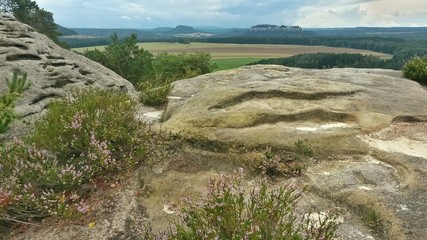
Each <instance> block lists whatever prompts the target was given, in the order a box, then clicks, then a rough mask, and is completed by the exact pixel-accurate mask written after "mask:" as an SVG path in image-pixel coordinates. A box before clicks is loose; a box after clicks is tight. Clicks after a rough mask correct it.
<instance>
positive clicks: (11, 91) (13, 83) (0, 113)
mask: <svg viewBox="0 0 427 240" xmlns="http://www.w3.org/2000/svg"><path fill="white" fill-rule="evenodd" d="M6 82H7V87H8V92H7V93H6V94H4V95H2V96H0V133H4V132H6V130H7V128H8V126H9V124H10V123H11V122H12V121H13V120H14V119H15V118H16V116H15V112H14V110H13V108H14V103H15V101H16V99H17V98H19V97H20V96H21V94H22V93H23V92H24V91H26V90H28V89H29V88H30V86H31V84H30V83H29V82H28V81H27V73H25V72H22V71H19V70H14V71H13V77H12V79H6Z"/></svg>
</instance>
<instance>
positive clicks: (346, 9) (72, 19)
mask: <svg viewBox="0 0 427 240" xmlns="http://www.w3.org/2000/svg"><path fill="white" fill-rule="evenodd" d="M37 3H38V4H39V6H40V7H42V8H45V9H46V10H48V11H51V12H52V13H53V14H54V18H55V21H57V22H58V23H59V24H62V25H64V26H68V27H131V26H136V27H138V26H139V23H138V22H141V20H148V21H142V22H145V25H144V26H141V27H157V26H176V25H178V24H185V25H193V26H197V25H199V26H200V25H216V26H227V27H248V26H251V25H254V24H258V23H272V24H286V25H288V24H297V25H301V26H302V27H345V26H398V25H414V26H415V25H418V26H420V25H421V26H427V21H426V20H425V16H427V15H426V13H425V12H427V0H406V1H403V0H286V1H283V0H246V1H244V0H199V1H194V0H155V1H153V0H37ZM123 16H127V17H128V18H130V19H126V18H124V19H126V20H128V21H117V20H116V19H120V18H122V17H123ZM150 19H151V20H150ZM153 19H155V21H154V20H153ZM147 24H150V25H147Z"/></svg>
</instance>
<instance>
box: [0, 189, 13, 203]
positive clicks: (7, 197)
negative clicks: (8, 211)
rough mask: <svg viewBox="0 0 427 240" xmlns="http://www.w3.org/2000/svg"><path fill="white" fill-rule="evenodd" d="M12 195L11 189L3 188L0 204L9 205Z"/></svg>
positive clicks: (0, 190) (0, 192) (0, 194)
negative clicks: (5, 189)
mask: <svg viewBox="0 0 427 240" xmlns="http://www.w3.org/2000/svg"><path fill="white" fill-rule="evenodd" d="M11 195H12V192H11V191H4V190H3V189H0V206H3V205H7V203H8V202H9V201H10V198H11Z"/></svg>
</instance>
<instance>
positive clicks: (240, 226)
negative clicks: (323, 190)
mask: <svg viewBox="0 0 427 240" xmlns="http://www.w3.org/2000/svg"><path fill="white" fill-rule="evenodd" d="M242 177H243V175H237V176H223V177H221V179H219V180H211V181H209V183H208V191H207V194H206V196H205V197H204V198H203V200H202V201H200V202H192V201H189V200H188V202H187V204H186V206H185V207H184V208H183V209H182V210H181V211H182V218H181V221H180V222H178V223H175V224H174V225H173V226H172V227H171V230H170V231H169V232H168V233H167V234H166V236H163V238H162V239H177V240H178V239H179V240H184V239H200V240H202V239H250V240H263V239H271V240H276V239H277V240H279V239H298V240H299V239H332V238H333V237H334V235H335V234H334V233H335V230H336V228H337V221H336V220H337V215H336V213H331V214H329V215H326V216H325V218H324V219H320V218H319V219H312V217H311V214H306V215H304V217H302V220H300V221H298V218H297V217H296V215H295V206H296V204H297V202H298V200H299V199H300V198H301V194H302V191H303V189H301V188H298V187H294V186H292V185H290V184H287V185H281V186H280V187H278V188H276V189H274V190H269V189H268V187H267V184H266V183H265V182H264V181H263V182H261V184H260V186H259V187H255V188H253V189H252V190H251V191H250V192H249V193H248V191H247V190H245V189H244V187H243V184H242ZM145 237H146V239H154V237H147V236H145Z"/></svg>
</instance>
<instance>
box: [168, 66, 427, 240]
mask: <svg viewBox="0 0 427 240" xmlns="http://www.w3.org/2000/svg"><path fill="white" fill-rule="evenodd" d="M171 95H172V96H173V98H172V99H171V100H170V102H169V104H168V107H167V110H166V112H165V115H164V119H165V122H163V123H162V125H161V127H162V130H165V131H172V132H175V133H180V134H182V135H184V136H186V137H188V138H190V139H191V138H193V139H198V140H204V141H207V142H208V143H209V142H210V143H219V144H222V145H226V146H228V148H229V149H234V147H235V146H239V145H243V146H253V147H257V146H264V145H272V146H275V147H278V148H280V147H282V148H291V147H292V145H293V144H294V142H295V141H296V140H298V139H308V142H309V144H310V145H312V146H314V148H315V149H316V158H317V160H318V162H317V163H316V164H312V165H311V166H310V167H309V168H308V169H307V171H306V172H305V173H304V174H303V177H302V179H301V181H303V182H304V183H305V184H306V185H307V186H308V187H309V189H310V191H309V193H308V194H307V195H306V196H305V198H304V199H303V202H306V204H307V205H310V204H311V205H312V206H316V209H318V210H321V211H323V210H324V209H325V208H324V207H323V208H319V206H328V203H329V206H331V205H332V206H338V207H340V208H343V209H345V211H348V213H349V215H345V217H344V223H343V224H342V225H341V226H340V227H339V229H338V239H424V238H425V236H427V232H426V229H427V218H425V213H426V212H427V200H426V199H427V198H426V197H425V196H426V194H427V181H426V179H427V165H426V163H427V147H426V146H427V121H426V120H427V117H426V116H427V105H426V104H427V92H426V90H425V88H424V87H422V86H420V85H419V84H418V83H416V82H413V81H409V80H406V79H403V78H401V73H400V72H398V71H392V70H380V69H369V70H368V69H330V70H304V69H297V68H287V67H283V66H266V65H259V66H249V67H242V68H239V69H236V70H230V71H223V72H218V73H213V74H208V75H204V76H199V77H196V78H193V79H188V80H183V81H178V82H176V83H175V84H174V88H173V91H172V93H171ZM219 144H215V145H213V144H211V146H216V145H219ZM207 146H208V148H209V145H207ZM210 149H211V150H217V149H215V148H214V147H211V148H210ZM223 149H224V148H223ZM225 149H227V148H225ZM307 208H309V207H306V208H305V209H307ZM354 219H359V222H358V221H355V220H354ZM360 223H362V225H364V226H365V227H370V228H371V230H370V231H366V229H364V228H363V227H361V226H360V225H359V224H360Z"/></svg>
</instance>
